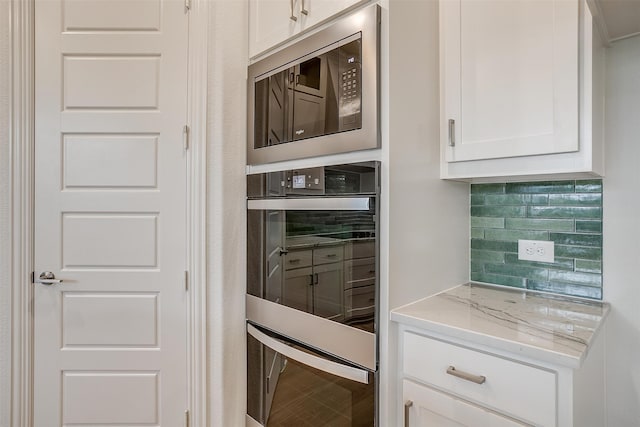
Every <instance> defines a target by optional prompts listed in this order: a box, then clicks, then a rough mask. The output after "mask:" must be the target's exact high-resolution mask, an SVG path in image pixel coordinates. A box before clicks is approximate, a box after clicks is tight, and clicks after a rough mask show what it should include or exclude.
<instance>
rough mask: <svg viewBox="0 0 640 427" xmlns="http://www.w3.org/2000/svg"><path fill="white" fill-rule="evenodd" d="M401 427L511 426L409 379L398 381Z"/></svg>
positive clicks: (490, 413)
mask: <svg viewBox="0 0 640 427" xmlns="http://www.w3.org/2000/svg"><path fill="white" fill-rule="evenodd" d="M402 396H403V401H404V426H405V427H434V426H437V427H459V426H483V427H514V426H524V425H526V424H523V423H520V422H518V421H515V420H513V419H510V418H506V417H504V416H502V415H500V414H498V413H496V412H493V411H490V410H488V409H486V408H483V407H481V406H477V405H474V404H471V403H469V402H466V401H464V400H461V399H458V398H456V397H454V396H451V395H449V394H445V393H442V392H440V391H437V390H434V389H432V388H431V387H428V386H425V385H421V384H418V383H416V382H413V381H410V380H403V381H402Z"/></svg>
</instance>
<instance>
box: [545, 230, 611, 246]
mask: <svg viewBox="0 0 640 427" xmlns="http://www.w3.org/2000/svg"><path fill="white" fill-rule="evenodd" d="M549 240H553V241H554V242H555V243H556V245H568V246H595V247H598V248H601V247H602V235H600V234H573V233H550V234H549Z"/></svg>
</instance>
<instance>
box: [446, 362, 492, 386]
mask: <svg viewBox="0 0 640 427" xmlns="http://www.w3.org/2000/svg"><path fill="white" fill-rule="evenodd" d="M447 374H449V375H453V376H454V377H458V378H462V379H463V380H467V381H471V382H472V383H476V384H484V382H485V381H486V380H487V377H485V376H484V375H473V374H470V373H468V372H464V371H458V370H457V369H456V368H455V367H454V366H449V367H448V368H447Z"/></svg>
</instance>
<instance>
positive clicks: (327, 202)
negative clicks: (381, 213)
mask: <svg viewBox="0 0 640 427" xmlns="http://www.w3.org/2000/svg"><path fill="white" fill-rule="evenodd" d="M369 201H370V197H323V198H308V199H303V198H299V199H298V198H295V199H284V198H282V199H260V200H249V201H248V202H247V208H248V209H250V210H299V211H303V210H305V211H368V210H369V206H370V203H369Z"/></svg>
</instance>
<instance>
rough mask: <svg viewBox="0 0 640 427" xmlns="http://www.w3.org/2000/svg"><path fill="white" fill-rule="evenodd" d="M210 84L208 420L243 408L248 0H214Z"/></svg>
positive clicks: (228, 422) (223, 420)
mask: <svg viewBox="0 0 640 427" xmlns="http://www.w3.org/2000/svg"><path fill="white" fill-rule="evenodd" d="M211 5H212V7H211V19H210V21H209V23H210V24H209V25H210V30H209V31H210V37H209V48H210V49H209V90H208V109H209V119H208V128H209V129H208V146H207V149H208V161H207V163H208V198H209V200H208V210H209V212H208V219H209V221H208V233H209V237H208V251H209V253H208V256H209V262H208V284H209V304H208V305H209V307H208V309H209V322H208V324H209V338H210V342H209V351H210V354H209V363H210V365H209V369H210V378H209V381H210V385H209V386H210V391H211V395H210V410H211V411H210V426H211V427H230V426H242V425H244V414H245V413H246V394H245V388H246V380H245V367H246V362H245V359H246V357H245V347H246V342H245V338H244V332H243V331H244V319H245V314H244V313H245V309H244V294H245V282H246V280H245V271H246V261H245V259H246V252H245V241H246V237H245V233H246V219H245V192H246V191H245V187H246V179H245V167H244V165H245V163H246V162H245V152H246V149H245V146H246V145H245V144H246V102H247V101H246V100H247V95H246V84H247V83H246V74H247V57H248V41H247V40H248V35H247V34H248V32H247V25H248V22H247V21H248V19H247V16H248V15H247V2H246V1H243V0H234V1H229V0H215V1H213V2H212V3H211Z"/></svg>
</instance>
